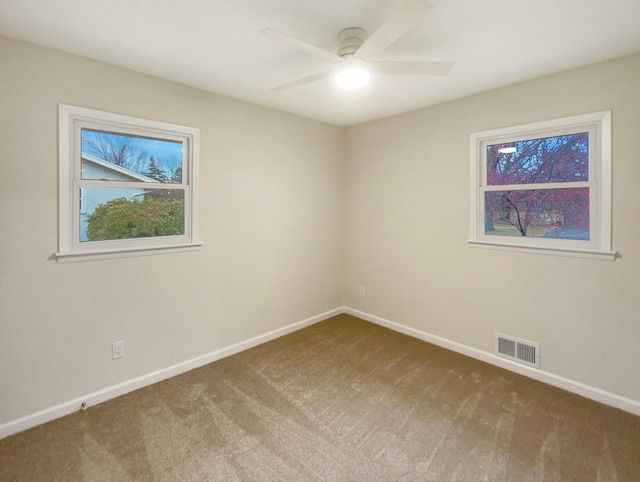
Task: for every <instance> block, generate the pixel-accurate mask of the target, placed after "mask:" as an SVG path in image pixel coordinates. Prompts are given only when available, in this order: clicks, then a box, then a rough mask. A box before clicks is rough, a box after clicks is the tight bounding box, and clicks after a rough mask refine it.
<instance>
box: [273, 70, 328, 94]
mask: <svg viewBox="0 0 640 482" xmlns="http://www.w3.org/2000/svg"><path fill="white" fill-rule="evenodd" d="M332 74H333V70H328V71H327V72H320V73H319V74H314V75H310V76H308V77H304V78H302V79H298V80H294V81H293V82H287V83H286V84H282V85H277V86H275V87H271V90H275V91H281V90H286V89H291V88H292V87H298V86H299V85H303V84H309V83H311V82H315V81H316V80H320V79H324V78H325V77H330V76H331V75H332Z"/></svg>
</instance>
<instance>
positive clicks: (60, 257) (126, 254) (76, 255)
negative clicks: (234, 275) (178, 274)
mask: <svg viewBox="0 0 640 482" xmlns="http://www.w3.org/2000/svg"><path fill="white" fill-rule="evenodd" d="M201 247H202V243H201V242H197V243H189V244H173V245H167V246H146V247H141V248H126V249H117V250H110V251H106V250H100V251H98V250H96V251H74V252H64V253H63V252H60V253H56V254H55V257H56V259H57V261H58V263H75V262H77V261H98V260H102V259H115V258H130V257H133V256H152V255H158V254H168V253H185V252H188V251H199V250H200V248H201Z"/></svg>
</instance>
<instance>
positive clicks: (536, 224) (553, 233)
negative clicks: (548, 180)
mask: <svg viewBox="0 0 640 482" xmlns="http://www.w3.org/2000/svg"><path fill="white" fill-rule="evenodd" d="M484 206H485V220H484V233H485V234H487V235H499V236H528V237H533V238H556V239H574V240H588V239H589V188H586V187H585V188H573V189H538V190H526V191H525V190H522V191H492V192H485V196H484Z"/></svg>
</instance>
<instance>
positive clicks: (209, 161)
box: [0, 37, 344, 425]
mask: <svg viewBox="0 0 640 482" xmlns="http://www.w3.org/2000/svg"><path fill="white" fill-rule="evenodd" d="M59 102H62V103H67V104H73V105H79V106H83V107H90V108H95V109H102V110H106V111H110V112H116V113H120V114H126V115H133V116H137V117H143V118H149V119H154V120H159V121H165V122H170V123H176V124H182V125H187V126H192V127H197V128H199V129H200V134H201V183H200V188H201V209H200V214H201V223H200V224H201V237H202V240H203V241H204V243H205V244H204V247H203V248H202V250H201V251H198V252H193V253H183V254H173V255H160V256H147V257H139V258H127V259H116V260H107V261H93V262H79V263H70V264H57V263H56V261H55V260H54V259H53V258H52V255H53V253H55V252H56V250H57V166H58V159H57V157H58V156H57V149H58V147H57V135H58V133H57V109H58V103H59ZM0 150H1V151H0V158H1V165H2V168H1V170H0V172H1V175H0V219H1V220H2V235H1V236H0V247H1V249H0V392H1V395H0V425H2V424H3V423H6V422H9V421H11V420H15V419H17V418H19V417H22V416H26V415H29V414H33V413H35V412H37V411H39V410H43V409H48V408H51V407H53V406H55V405H57V404H60V403H63V402H68V401H70V400H73V399H74V398H76V397H80V396H84V395H86V394H89V393H92V392H94V391H96V390H100V389H104V388H106V387H110V386H113V385H114V384H118V383H122V382H125V381H127V380H131V379H133V378H135V377H139V376H143V375H146V374H148V373H150V372H153V371H155V370H160V369H163V368H166V367H169V366H172V365H174V364H178V363H181V362H184V361H185V360H189V359H192V358H195V357H198V356H201V355H204V354H207V353H210V352H212V351H214V350H218V349H220V348H224V347H228V346H230V345H232V344H234V343H238V342H242V341H245V340H247V339H249V338H252V337H255V336H258V335H262V334H264V333H267V332H270V331H272V330H276V329H279V328H282V327H285V326H287V325H290V324H292V323H296V322H299V321H302V320H305V319H307V318H309V317H313V316H316V315H319V314H321V313H324V312H326V311H328V310H332V309H335V308H338V307H340V306H342V293H341V286H340V283H339V282H337V281H338V280H340V277H341V274H342V271H341V270H342V263H341V255H342V248H343V246H342V244H341V239H342V228H343V215H342V212H343V206H342V202H343V201H342V200H343V196H342V193H343V185H342V179H343V177H344V172H343V167H344V163H343V130H342V129H341V128H337V127H333V126H329V125H326V124H321V123H318V122H314V121H310V120H305V119H302V118H299V117H296V116H292V115H289V114H285V113H282V112H277V111H274V110H270V109H266V108H262V107H258V106H255V105H251V104H247V103H243V102H240V101H235V100H231V99H228V98H225V97H221V96H217V95H212V94H209V93H205V92H202V91H199V90H195V89H192V88H188V87H185V86H180V85H177V84H173V83H170V82H166V81H162V80H158V79H154V78H152V77H148V76H144V75H141V74H137V73H134V72H131V71H128V70H124V69H119V68H116V67H113V66H109V65H106V64H102V63H99V62H94V61H90V60H87V59H83V58H79V57H75V56H71V55H66V54H63V53H60V52H55V51H52V50H48V49H43V48H40V47H36V46H33V45H29V44H25V43H21V42H17V41H13V40H9V39H6V38H2V37H0ZM117 340H124V342H125V357H124V358H123V359H121V360H117V361H112V360H111V343H112V342H114V341H117Z"/></svg>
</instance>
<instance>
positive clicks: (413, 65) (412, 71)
mask: <svg viewBox="0 0 640 482" xmlns="http://www.w3.org/2000/svg"><path fill="white" fill-rule="evenodd" d="M454 65H455V62H371V70H372V71H373V72H375V73H377V74H399V75H447V74H448V73H449V72H450V71H451V69H452V68H453V66H454Z"/></svg>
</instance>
